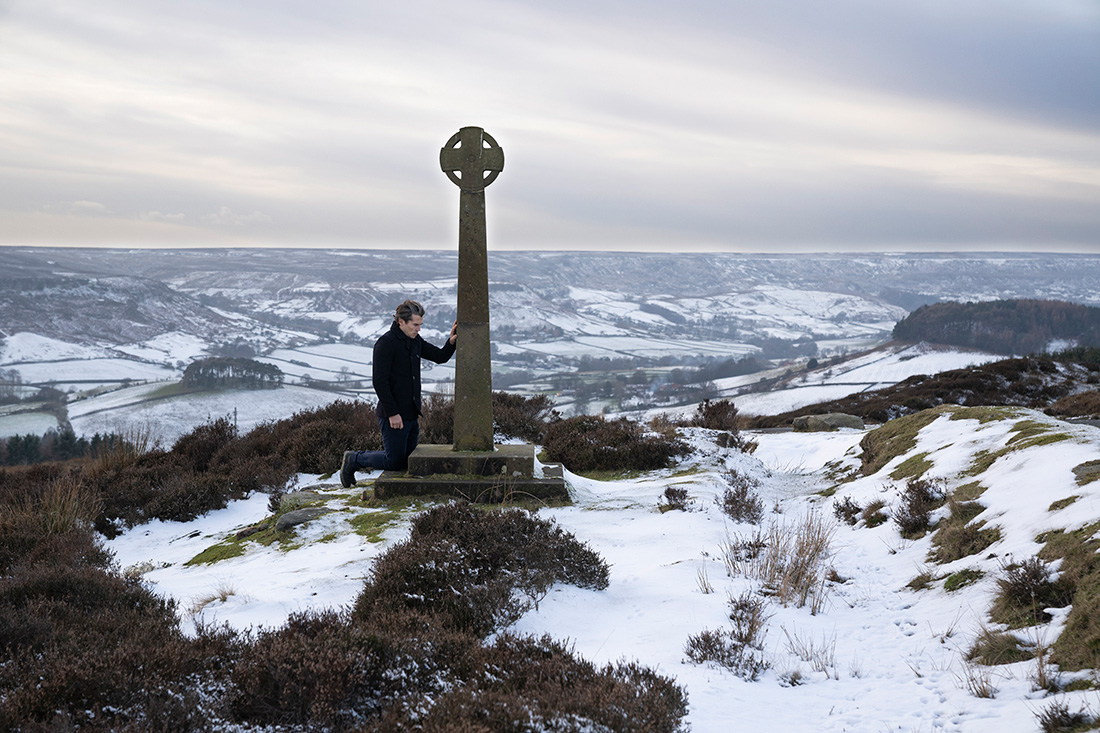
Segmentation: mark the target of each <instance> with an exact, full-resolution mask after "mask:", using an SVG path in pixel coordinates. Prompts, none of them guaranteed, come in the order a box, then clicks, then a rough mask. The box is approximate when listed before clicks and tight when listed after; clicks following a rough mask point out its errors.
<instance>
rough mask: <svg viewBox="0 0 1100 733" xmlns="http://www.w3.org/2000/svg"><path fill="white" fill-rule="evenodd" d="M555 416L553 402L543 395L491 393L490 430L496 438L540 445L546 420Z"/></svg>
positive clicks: (556, 414) (556, 415)
mask: <svg viewBox="0 0 1100 733" xmlns="http://www.w3.org/2000/svg"><path fill="white" fill-rule="evenodd" d="M557 417H558V413H557V412H556V411H555V410H554V403H553V401H552V400H551V399H550V398H549V397H547V396H546V395H534V396H531V397H524V396H523V395H517V394H509V393H507V392H493V430H494V431H495V432H496V433H497V434H498V435H501V436H504V437H507V438H520V439H522V440H526V441H529V442H531V443H540V442H542V436H543V433H545V431H546V425H547V423H548V421H550V420H553V419H555V418H557Z"/></svg>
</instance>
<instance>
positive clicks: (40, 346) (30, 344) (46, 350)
mask: <svg viewBox="0 0 1100 733" xmlns="http://www.w3.org/2000/svg"><path fill="white" fill-rule="evenodd" d="M106 355H107V350H106V349H103V348H98V347H94V346H79V345H77V344H70V343H66V342H64V341H58V340H57V339H52V338H49V337H47V336H39V335H37V334H34V333H25V332H20V333H13V334H12V335H10V336H6V337H5V338H4V339H3V342H2V343H0V366H6V365H9V364H18V363H20V362H24V361H51V360H56V359H96V358H99V357H102V356H106Z"/></svg>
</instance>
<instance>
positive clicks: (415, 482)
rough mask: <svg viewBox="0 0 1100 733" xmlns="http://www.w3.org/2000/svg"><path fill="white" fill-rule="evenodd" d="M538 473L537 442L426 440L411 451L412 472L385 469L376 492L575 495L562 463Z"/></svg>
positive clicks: (480, 498)
mask: <svg viewBox="0 0 1100 733" xmlns="http://www.w3.org/2000/svg"><path fill="white" fill-rule="evenodd" d="M534 473H535V447H534V446H533V445H500V446H497V448H496V450H494V451H493V452H491V453H490V452H488V451H456V450H453V449H452V448H451V446H449V445H421V446H418V447H417V449H416V450H415V451H413V453H412V455H410V456H409V470H408V473H400V472H397V471H383V472H382V475H381V476H379V477H378V478H376V479H375V480H374V495H375V496H376V497H377V498H379V499H390V498H393V497H395V496H424V495H427V494H443V495H445V496H455V497H461V498H464V499H466V500H467V501H471V502H488V503H499V502H503V501H509V500H522V499H524V498H534V499H541V500H548V499H568V498H569V489H568V487H567V486H566V484H565V479H564V478H563V474H562V468H561V466H560V465H558V464H550V465H546V466H543V475H542V477H536V476H535V475H534Z"/></svg>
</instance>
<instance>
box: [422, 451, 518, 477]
mask: <svg viewBox="0 0 1100 733" xmlns="http://www.w3.org/2000/svg"><path fill="white" fill-rule="evenodd" d="M534 472H535V446H533V445H500V446H497V448H496V450H494V451H475V450H456V449H454V448H452V447H451V446H449V445H430V444H429V445H419V446H417V447H416V450H414V451H413V452H412V455H410V456H409V475H411V476H431V475H432V474H438V473H457V474H468V475H471V476H509V477H512V478H521V477H526V478H530V477H531V476H532V475H533V474H534Z"/></svg>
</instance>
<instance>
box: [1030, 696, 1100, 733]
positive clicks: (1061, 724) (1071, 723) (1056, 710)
mask: <svg viewBox="0 0 1100 733" xmlns="http://www.w3.org/2000/svg"><path fill="white" fill-rule="evenodd" d="M1035 720H1036V722H1037V723H1038V724H1039V730H1041V731H1042V732H1043V733H1073V731H1086V730H1094V728H1093V725H1094V724H1095V723H1096V719H1095V718H1093V716H1091V715H1089V714H1087V713H1086V712H1085V710H1084V709H1081V710H1078V711H1077V712H1076V713H1071V712H1070V711H1069V705H1067V704H1066V703H1065V702H1064V701H1062V700H1055V701H1054V702H1052V703H1050V704H1049V705H1047V706H1046V707H1045V708H1043V709H1042V710H1040V711H1038V712H1036V713H1035Z"/></svg>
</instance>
